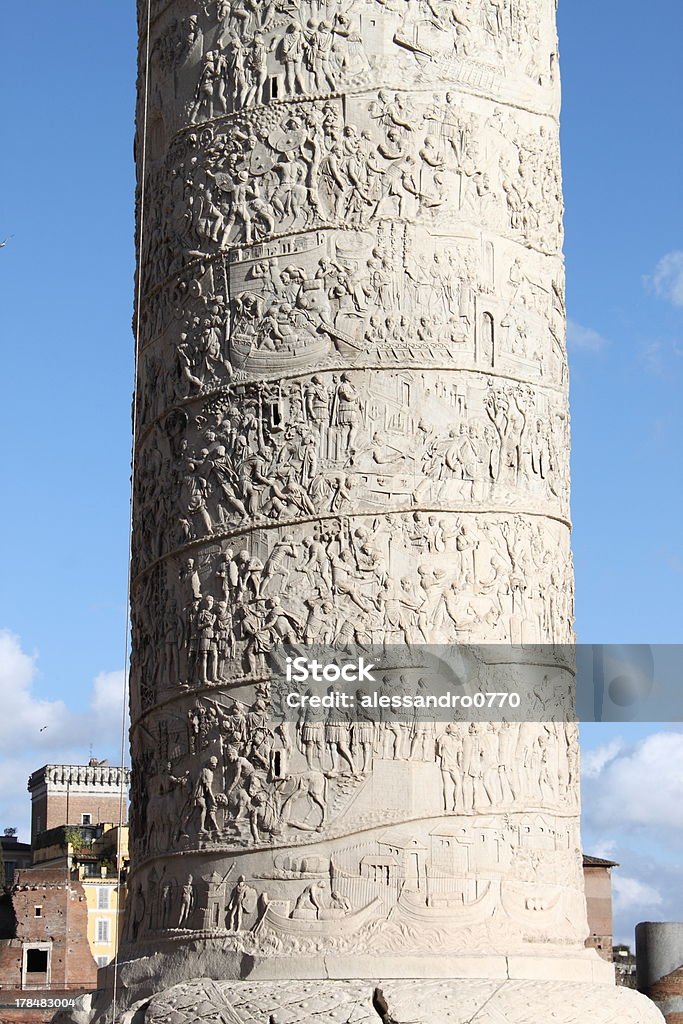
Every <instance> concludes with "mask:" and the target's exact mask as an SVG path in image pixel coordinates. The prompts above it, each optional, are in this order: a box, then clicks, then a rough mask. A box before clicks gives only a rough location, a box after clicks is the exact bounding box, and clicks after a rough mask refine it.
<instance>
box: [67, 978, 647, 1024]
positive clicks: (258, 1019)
mask: <svg viewBox="0 0 683 1024" xmlns="http://www.w3.org/2000/svg"><path fill="white" fill-rule="evenodd" d="M80 1004H81V1005H80V1006H79V1007H77V1008H76V1009H74V1010H71V1011H69V1012H66V1011H62V1012H61V1013H60V1014H58V1015H57V1017H55V1024H111V1020H112V1003H111V996H110V995H109V997H108V998H107V997H106V996H105V994H104V993H103V992H101V993H99V994H96V995H95V997H90V996H87V997H85V998H84V999H82V1000H81V1001H80ZM549 1021H553V1022H554V1024H663V1021H664V1018H663V1017H662V1015H661V1014H660V1012H659V1010H658V1009H657V1008H656V1006H655V1005H654V1003H652V1002H651V1001H650V1000H649V999H646V998H645V996H642V995H640V994H639V993H637V992H634V991H632V990H631V989H626V988H618V987H616V986H614V985H609V984H599V983H595V982H575V981H558V980H549V981H540V980H535V981H528V980H512V979H501V980H494V979H485V980H483V979H481V980H480V979H476V978H470V979H428V980H427V979H416V980H411V979H404V980H401V981H398V980H389V981H384V982H383V981H381V980H378V981H377V982H375V983H373V982H371V981H367V980H355V981H353V980H352V981H321V980H315V979H311V980H309V981H284V980H283V981H270V982H259V981H257V982H249V981H242V982H239V981H212V980H210V979H201V980H194V981H188V982H184V983H182V984H179V985H175V986H174V987H173V988H169V989H166V990H165V991H163V992H160V993H158V994H156V995H153V996H151V997H149V996H148V997H147V998H146V999H143V1000H141V1001H139V1002H137V1003H136V1004H134V1005H133V1006H130V1007H129V1008H128V1009H126V1010H118V1011H117V1014H116V1024H170V1022H172V1024H547V1022H549Z"/></svg>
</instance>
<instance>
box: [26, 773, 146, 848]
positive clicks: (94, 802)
mask: <svg viewBox="0 0 683 1024" xmlns="http://www.w3.org/2000/svg"><path fill="white" fill-rule="evenodd" d="M129 781H130V774H129V772H128V771H127V770H126V769H125V768H114V767H112V766H111V765H109V764H107V763H106V762H103V763H100V762H98V761H95V760H91V761H90V764H87V765H75V764H58V765H54V764H47V765H44V767H42V768H39V769H38V771H37V772H34V773H33V774H32V775H31V777H30V778H29V780H28V790H29V793H30V794H31V844H32V845H33V844H34V843H35V841H36V837H37V836H38V835H40V833H42V832H47V831H49V830H50V829H53V828H58V827H59V826H61V825H94V824H96V823H97V822H103V821H117V822H118V821H119V817H120V816H121V815H123V817H122V823H123V824H125V823H126V821H127V818H126V815H127V807H128V784H129Z"/></svg>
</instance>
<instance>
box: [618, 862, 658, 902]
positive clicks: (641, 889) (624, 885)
mask: <svg viewBox="0 0 683 1024" xmlns="http://www.w3.org/2000/svg"><path fill="white" fill-rule="evenodd" d="M612 892H613V894H614V907H615V910H618V911H621V912H622V913H623V912H624V911H626V910H635V909H642V910H647V911H651V910H652V909H653V908H654V907H659V906H661V905H662V903H663V902H664V899H663V897H662V894H661V893H660V892H659V891H658V890H657V889H655V887H654V886H653V885H648V883H647V882H641V881H639V880H638V879H637V878H629V877H628V876H627V875H622V874H620V873H619V871H618V870H617V871H616V872H614V873H613V875H612Z"/></svg>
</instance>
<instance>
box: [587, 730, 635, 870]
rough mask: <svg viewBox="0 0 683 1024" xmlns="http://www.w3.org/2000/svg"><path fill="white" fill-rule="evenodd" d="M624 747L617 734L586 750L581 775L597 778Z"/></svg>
mask: <svg viewBox="0 0 683 1024" xmlns="http://www.w3.org/2000/svg"><path fill="white" fill-rule="evenodd" d="M623 747H624V741H623V740H622V739H621V738H620V737H619V736H615V737H614V739H613V740H610V741H609V743H603V744H602V746H600V747H596V748H595V750H586V751H585V752H584V753H582V755H581V775H582V776H583V777H584V778H585V779H597V777H598V776H599V775H600V773H601V772H602V770H603V769H604V768H605V767H606V765H608V764H609V763H610V761H613V760H614V758H615V757H616V756H617V755H618V754H620V753H621V751H622V750H623ZM596 856H598V855H597V854H596Z"/></svg>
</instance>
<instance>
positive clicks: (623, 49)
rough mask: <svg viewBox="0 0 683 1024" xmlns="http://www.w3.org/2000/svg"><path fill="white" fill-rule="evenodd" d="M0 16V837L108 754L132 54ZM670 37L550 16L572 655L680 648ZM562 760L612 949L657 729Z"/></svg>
mask: <svg viewBox="0 0 683 1024" xmlns="http://www.w3.org/2000/svg"><path fill="white" fill-rule="evenodd" d="M4 6H5V9H4V10H3V11H2V12H1V13H0V22H5V24H4V25H2V24H0V30H1V31H2V32H3V36H4V38H5V40H7V41H8V43H6V45H5V48H4V51H3V61H2V67H1V68H0V84H1V89H2V95H3V97H5V103H4V110H3V131H2V142H3V160H2V174H3V187H2V189H1V190H0V240H1V239H2V238H5V237H7V236H12V237H11V238H10V240H9V242H8V244H7V246H6V247H5V248H4V249H2V250H0V288H1V289H2V291H1V293H0V300H1V303H2V304H1V307H0V308H1V309H2V343H3V344H2V352H3V355H2V370H3V379H4V388H3V399H2V402H0V436H1V437H2V439H3V440H2V470H3V479H4V483H5V495H6V496H5V501H4V502H3V505H2V513H1V514H2V520H3V522H2V530H1V532H0V536H1V537H2V565H3V573H2V580H3V586H2V588H1V594H0V631H4V632H2V633H0V655H1V656H2V661H1V662H0V683H3V684H4V686H3V693H4V698H3V699H4V704H5V714H4V715H3V716H2V717H1V718H0V826H2V825H4V824H7V825H14V824H16V825H21V826H22V828H23V827H24V826H25V822H26V819H27V813H26V812H27V798H26V794H25V781H26V776H27V774H28V772H29V770H31V769H32V768H35V767H38V766H39V765H40V764H42V763H44V762H45V761H46V760H48V759H52V758H56V757H59V758H60V759H61V758H64V759H74V760H80V759H82V758H83V757H87V756H88V754H89V750H90V746H91V744H92V745H93V748H94V752H95V753H96V754H99V755H100V756H106V755H115V752H116V743H117V736H116V729H115V728H114V727H113V724H112V723H114V722H115V721H116V717H117V707H118V706H119V704H120V688H121V681H122V678H121V670H122V666H123V664H124V643H125V602H126V565H127V545H128V540H127V526H128V477H129V454H130V453H129V447H130V446H129V432H130V400H131V392H132V384H133V365H132V350H133V345H132V337H131V330H130V318H131V307H132V291H133V225H132V201H133V167H132V135H133V128H132V124H133V107H134V84H135V77H136V71H135V52H136V47H135V18H134V4H133V2H132V0H126V2H122V0H108V2H104V3H99V4H93V3H92V2H90V0H89V2H87V3H86V2H85V0H70V2H69V3H68V4H63V5H55V4H54V3H53V2H50V3H48V2H47V0H34V3H33V4H32V6H31V19H32V22H33V23H34V24H35V26H36V27H39V30H38V31H37V33H36V34H35V35H32V38H31V42H30V44H28V43H27V42H25V41H23V39H20V38H19V37H18V35H17V29H16V25H15V24H14V20H13V18H12V19H10V12H9V5H4ZM682 20H683V16H682V14H681V6H680V3H679V0H655V3H653V4H651V5H649V6H648V7H647V9H646V10H645V11H644V9H643V7H642V4H640V3H636V2H635V0H600V2H599V3H595V0H563V2H561V4H560V30H561V54H562V71H563V83H564V109H563V158H564V175H565V196H566V204H567V215H566V229H567V242H566V254H567V289H568V310H569V316H570V319H571V322H572V324H571V328H570V345H571V347H570V352H571V369H572V424H573V515H574V521H575V533H574V551H575V558H576V572H577V629H578V634H579V638H580V639H581V640H584V641H587V642H612V643H627V642H640V643H657V642H668V643H676V642H680V641H681V640H682V639H683V636H682V632H683V628H682V618H681V600H680V591H681V586H682V585H683V540H682V539H681V534H680V520H681V505H682V501H681V499H682V497H683V494H682V491H683V483H682V472H681V457H680V446H681V438H682V437H683V412H682V411H681V410H682V409H683V403H681V401H680V392H681V385H682V384H683V330H682V325H683V234H682V224H683V217H682V216H681V214H682V212H683V211H682V205H683V203H682V200H681V189H680V167H681V166H682V165H683V152H682V151H681V150H682V146H683V143H682V139H683V136H682V135H681V132H680V128H679V127H678V123H679V119H680V101H681V95H682V88H681V87H682V85H683V71H682V70H681V61H680V53H679V50H680V40H681V38H682V37H681V29H682V28H683V25H682ZM46 725H47V728H46V729H44V731H43V732H41V731H40V730H41V729H43V727H44V726H46ZM668 734H671V735H672V736H673V737H674V739H673V741H672V742H669V741H668V740H667V738H666V737H667V735H668ZM662 737H663V738H662ZM584 745H585V750H586V765H587V778H586V788H585V797H584V803H585V807H586V813H585V835H586V843H587V845H588V846H589V847H590V849H591V851H592V852H605V853H609V855H613V856H614V859H616V860H620V861H621V863H622V865H623V866H622V868H621V869H620V872H619V873H618V876H620V877H621V878H623V879H626V880H627V881H628V882H629V884H628V885H626V884H621V883H620V884H621V888H622V893H621V895H620V896H619V897H618V906H617V920H618V931H619V933H620V936H621V937H628V933H629V932H630V930H631V928H632V925H633V923H634V922H635V921H637V920H639V919H641V917H642V916H654V917H668V918H671V917H676V916H677V917H678V918H683V897H680V896H679V897H677V901H674V900H673V898H671V897H670V895H669V892H670V889H671V888H672V887H674V886H677V889H678V892H679V893H680V892H683V884H681V883H682V882H683V856H681V840H682V838H683V836H682V833H681V827H682V826H681V825H680V824H678V823H677V821H676V818H675V815H676V813H677V808H676V805H675V804H674V809H673V810H671V809H670V811H669V814H668V819H669V820H668V821H665V820H660V819H664V818H665V817H666V814H665V812H664V811H663V810H662V811H661V813H660V818H657V817H656V815H655V816H654V817H652V815H651V816H650V818H648V817H647V815H644V814H643V811H642V803H643V801H644V802H645V804H647V803H648V800H647V792H648V787H649V786H651V785H653V784H655V783H656V784H657V786H658V788H659V789H660V790H661V792H662V793H663V794H664V795H668V796H669V797H670V798H671V799H672V800H677V801H678V807H680V806H681V798H682V797H683V759H682V758H681V755H680V746H681V736H680V733H679V732H678V730H677V728H676V729H674V728H673V727H667V726H661V727H658V726H652V727H646V726H642V725H640V726H627V725H613V726H597V725H593V726H587V727H585V728H584ZM655 773H657V775H656V778H655ZM625 780H630V782H628V787H627V781H625ZM626 788H628V792H625V790H626ZM639 794H640V795H642V801H640V799H639ZM610 806H614V807H616V811H610V810H609V808H610ZM663 806H664V805H663ZM639 808H640V810H639ZM652 814H654V811H653V812H652ZM653 872H654V873H653ZM657 872H659V875H657ZM653 878H654V879H656V878H661V885H660V888H661V892H660V891H659V889H658V888H657V885H655V883H654V882H653ZM648 886H649V890H648V888H647V887H648ZM639 887H640V888H639ZM643 887H645V888H643ZM658 897H659V898H660V902H657V898H658ZM619 901H621V902H619ZM638 901H640V902H638Z"/></svg>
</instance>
